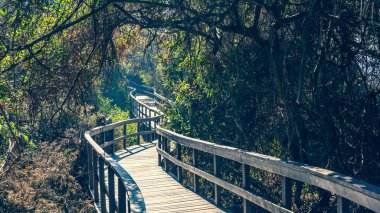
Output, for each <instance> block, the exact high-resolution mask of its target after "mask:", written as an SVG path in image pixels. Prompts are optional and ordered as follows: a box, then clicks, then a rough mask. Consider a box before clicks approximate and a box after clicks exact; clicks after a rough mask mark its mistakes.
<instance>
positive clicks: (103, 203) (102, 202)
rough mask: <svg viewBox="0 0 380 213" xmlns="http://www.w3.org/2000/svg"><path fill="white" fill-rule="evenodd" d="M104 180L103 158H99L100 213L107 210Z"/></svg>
mask: <svg viewBox="0 0 380 213" xmlns="http://www.w3.org/2000/svg"><path fill="white" fill-rule="evenodd" d="M105 182H106V180H105V178H104V160H103V158H99V183H100V208H101V212H102V213H105V212H107V207H106V187H105Z"/></svg>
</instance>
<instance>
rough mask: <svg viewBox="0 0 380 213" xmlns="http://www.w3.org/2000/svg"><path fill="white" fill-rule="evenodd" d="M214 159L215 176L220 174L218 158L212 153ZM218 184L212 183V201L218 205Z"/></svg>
mask: <svg viewBox="0 0 380 213" xmlns="http://www.w3.org/2000/svg"><path fill="white" fill-rule="evenodd" d="M213 160H214V175H215V177H219V176H220V174H219V173H220V158H219V157H218V156H216V155H213ZM220 201H221V200H220V186H218V185H217V184H214V202H215V205H220Z"/></svg>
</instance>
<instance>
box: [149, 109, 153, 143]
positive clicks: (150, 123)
mask: <svg viewBox="0 0 380 213" xmlns="http://www.w3.org/2000/svg"><path fill="white" fill-rule="evenodd" d="M149 117H150V118H151V117H152V110H150V109H149ZM150 130H152V121H149V131H150ZM152 139H153V133H152V134H149V142H152V141H153V140H152Z"/></svg>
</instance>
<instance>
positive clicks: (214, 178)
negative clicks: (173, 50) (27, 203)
mask: <svg viewBox="0 0 380 213" xmlns="http://www.w3.org/2000/svg"><path fill="white" fill-rule="evenodd" d="M144 88H146V87H144ZM144 94H147V95H151V96H152V97H149V96H147V95H142V93H137V92H136V89H133V90H132V91H131V93H130V96H131V97H132V98H131V103H130V104H131V109H133V114H134V115H135V116H136V117H137V118H134V119H128V120H125V121H120V122H116V123H112V124H109V125H106V126H99V127H96V128H93V129H91V130H90V131H87V132H86V133H85V138H86V141H87V156H86V157H87V163H88V165H87V169H88V171H89V172H88V181H89V188H90V190H91V192H92V193H93V197H94V201H95V203H96V205H97V207H98V210H99V211H100V212H102V213H103V212H104V213H107V212H110V213H111V212H112V213H113V212H116V211H115V210H117V212H119V213H126V212H224V210H223V209H220V208H218V207H217V206H220V205H222V203H221V200H222V199H221V198H222V197H221V196H222V194H221V189H224V190H228V191H230V192H232V193H234V194H236V195H238V196H239V197H241V198H242V201H243V203H242V207H243V211H244V212H252V210H253V208H255V209H256V208H257V207H261V208H262V209H265V210H267V211H269V212H284V213H290V212H292V205H293V203H292V197H293V193H292V190H291V189H292V184H293V183H294V181H300V182H302V183H307V184H310V185H311V186H314V187H319V188H321V189H324V190H327V191H329V192H331V193H332V194H334V195H335V196H336V208H337V212H349V210H350V203H351V202H355V203H357V204H359V205H361V206H363V207H365V208H368V209H370V210H372V211H375V212H380V188H379V187H377V186H374V185H371V184H368V183H365V182H363V181H359V180H356V179H354V178H352V177H348V176H345V175H342V174H339V173H336V172H334V171H329V170H326V169H323V168H317V167H313V166H309V165H306V164H301V163H297V162H291V161H284V160H281V159H278V158H275V157H272V156H267V155H262V154H259V153H254V152H249V151H246V150H241V149H238V148H234V147H228V146H223V145H219V144H215V143H210V142H208V141H202V140H199V139H194V138H190V137H186V136H183V135H180V134H178V133H176V132H173V131H170V130H167V129H165V128H163V127H161V126H159V123H158V121H159V119H161V118H162V117H161V115H160V114H161V113H160V112H159V111H158V109H157V107H156V106H159V107H160V108H162V107H163V105H162V104H160V103H157V102H156V103H155V100H156V101H157V100H164V101H165V102H166V103H169V104H172V102H170V100H167V99H165V98H164V97H163V96H160V95H156V92H155V90H153V92H152V91H145V93H144ZM130 124H137V125H138V127H139V128H138V130H137V132H135V133H130V134H127V131H126V129H127V125H130ZM116 128H119V130H120V128H123V129H122V130H123V136H120V137H117V138H113V139H111V140H106V137H105V133H107V132H109V131H111V130H112V131H113V130H114V129H116ZM102 134H103V135H102ZM152 134H156V135H152ZM92 136H97V137H98V139H100V145H99V144H98V142H96V141H95V140H94V138H92ZM99 136H100V137H99ZM114 136H115V135H114ZM134 136H138V138H140V145H134V146H131V147H126V140H127V139H128V138H130V137H134ZM155 136H158V137H155ZM102 138H103V139H102ZM143 138H145V139H146V140H147V141H151V140H152V139H153V140H154V138H158V140H159V143H158V144H157V146H156V144H155V141H153V142H151V143H143V142H144V141H143V140H141V139H143ZM121 142H123V147H124V148H123V149H122V150H119V151H117V152H116V153H113V152H112V151H111V153H110V154H108V153H107V152H106V151H105V150H103V147H107V146H111V145H114V144H117V143H121ZM169 142H170V144H169ZM173 142H174V145H175V146H176V152H177V153H176V157H173V156H172V155H171V154H169V153H170V149H171V147H172V145H173ZM182 146H184V147H188V148H190V149H192V157H191V159H192V163H191V164H188V163H185V162H183V161H182V160H181V158H182V157H181V156H182V154H181V150H182V149H181V147H182ZM112 150H113V149H112ZM201 152H202V153H208V154H209V155H212V158H213V163H212V166H213V172H212V173H208V172H205V171H203V170H201V169H200V168H199V166H198V165H199V154H200V153H201ZM112 153H113V154H112ZM223 158H224V159H228V160H232V161H235V162H238V163H240V165H241V179H242V182H241V185H236V184H233V183H231V182H228V181H227V180H224V179H223V177H221V175H220V170H221V168H222V167H223V165H222V164H221V162H222V161H221V159H223ZM159 159H165V164H164V167H165V168H167V164H166V162H168V161H169V162H171V163H173V165H174V166H176V167H177V171H178V173H177V175H173V176H171V175H170V174H168V173H167V172H166V171H164V169H163V168H162V167H161V166H159V165H158V160H159ZM251 168H255V169H259V170H263V171H266V172H269V173H273V174H277V175H279V176H280V177H281V179H280V181H281V182H280V184H281V203H279V202H273V201H271V200H267V199H265V198H262V197H260V196H258V195H256V194H254V193H253V192H252V191H251V190H252V189H251V184H250V179H251V175H250V171H251ZM182 170H187V171H189V172H190V173H192V175H193V176H194V182H193V186H192V188H194V189H197V188H198V187H199V178H203V179H205V180H207V181H209V182H211V183H212V184H214V202H213V203H210V202H209V201H207V200H205V199H204V198H203V197H201V196H199V195H198V194H196V193H194V192H193V191H192V190H191V189H188V188H186V187H185V186H183V185H181V184H180V183H179V182H177V179H176V178H179V179H180V180H181V179H182V175H181V174H182V172H181V171H182ZM109 180H111V181H109ZM214 203H216V204H217V206H215V205H214ZM252 203H253V204H255V205H254V206H253V205H252Z"/></svg>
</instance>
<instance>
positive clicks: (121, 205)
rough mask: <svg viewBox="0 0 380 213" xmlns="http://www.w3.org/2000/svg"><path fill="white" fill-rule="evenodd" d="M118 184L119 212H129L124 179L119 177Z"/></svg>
mask: <svg viewBox="0 0 380 213" xmlns="http://www.w3.org/2000/svg"><path fill="white" fill-rule="evenodd" d="M117 184H118V195H119V196H118V199H119V202H118V204H119V206H118V211H117V212H118V213H126V212H127V208H126V206H127V205H126V195H125V189H124V184H123V181H122V180H121V179H120V178H118V181H117Z"/></svg>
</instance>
